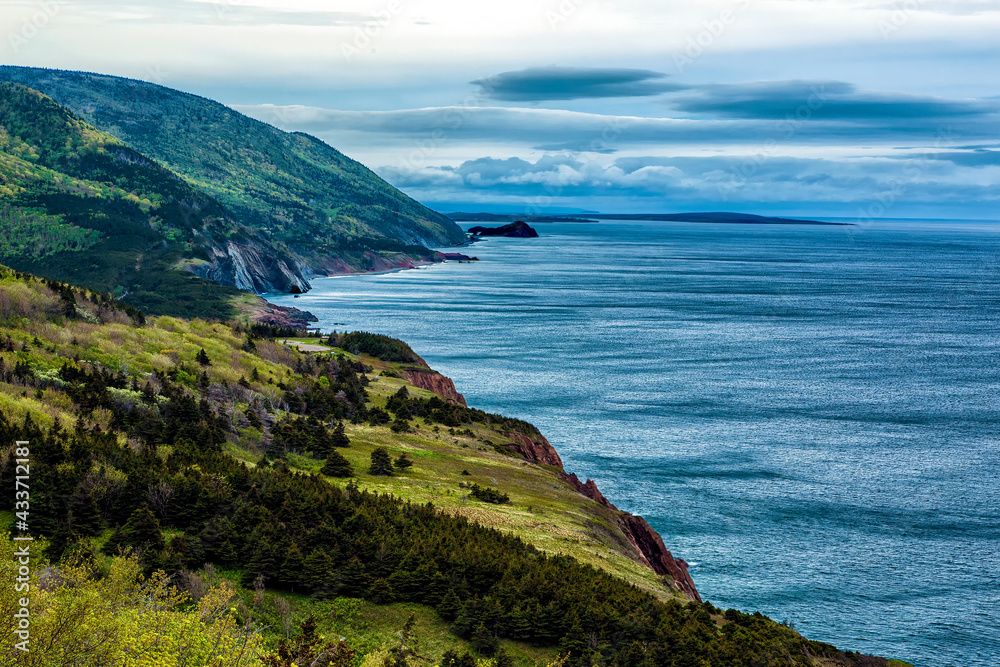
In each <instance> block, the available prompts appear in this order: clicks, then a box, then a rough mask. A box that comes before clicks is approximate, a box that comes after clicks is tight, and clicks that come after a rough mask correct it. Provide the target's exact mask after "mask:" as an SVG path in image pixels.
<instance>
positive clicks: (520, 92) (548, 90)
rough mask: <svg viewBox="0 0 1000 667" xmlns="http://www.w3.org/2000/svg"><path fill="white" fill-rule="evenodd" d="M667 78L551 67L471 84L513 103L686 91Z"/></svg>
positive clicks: (645, 72)
mask: <svg viewBox="0 0 1000 667" xmlns="http://www.w3.org/2000/svg"><path fill="white" fill-rule="evenodd" d="M666 77H667V75H666V74H663V73H662V72H654V71H652V70H647V69H615V68H595V67H555V66H552V67H533V68H530V69H523V70H517V71H513V72H502V73H500V74H496V75H494V76H491V77H489V78H486V79H477V80H475V81H472V83H474V84H476V85H478V86H479V92H480V94H481V95H483V96H485V97H490V98H492V99H495V100H505V101H510V102H538V101H544V100H579V99H594V98H610V97H649V96H652V95H659V94H661V93H664V92H669V91H676V90H683V89H684V88H685V86H683V85H680V84H675V83H670V82H668V81H664V79H665V78H666Z"/></svg>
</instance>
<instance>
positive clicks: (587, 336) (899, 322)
mask: <svg viewBox="0 0 1000 667" xmlns="http://www.w3.org/2000/svg"><path fill="white" fill-rule="evenodd" d="M538 229H539V232H540V234H541V238H539V239H504V238H496V239H489V240H486V241H483V242H481V243H477V244H475V245H474V246H472V247H471V248H470V249H469V250H468V251H467V252H469V253H470V254H473V255H476V256H478V257H479V259H480V260H481V261H479V262H477V263H462V264H459V263H448V264H445V265H435V266H431V267H426V268H422V269H417V270H412V271H402V272H397V273H389V274H382V275H363V276H350V277H336V278H324V279H319V280H316V281H314V287H315V289H314V290H313V291H311V292H309V293H308V294H306V295H304V296H303V297H301V298H298V299H293V298H292V297H290V296H287V295H281V296H273V297H269V298H270V300H271V301H272V302H274V303H278V304H282V305H294V306H296V307H299V308H303V309H307V310H310V311H312V312H313V313H315V314H316V315H317V316H318V317H319V318H320V322H319V325H320V326H321V327H322V328H323V329H324V330H331V329H337V330H340V331H343V330H355V329H362V330H370V331H377V332H381V333H386V334H390V335H393V336H397V337H399V338H402V339H404V340H406V341H407V342H409V343H410V344H411V345H412V347H413V348H414V349H415V350H416V351H417V352H418V353H419V354H420V355H422V356H423V357H424V358H425V359H426V360H427V361H428V362H429V363H430V364H431V366H432V367H434V368H436V369H438V370H440V371H442V372H443V373H445V374H447V375H449V376H451V377H452V378H454V379H455V382H456V384H457V385H458V388H459V391H462V392H463V393H464V394H465V395H466V397H467V399H468V401H469V404H470V405H473V406H476V407H479V408H482V409H485V410H489V411H493V412H500V413H504V414H508V415H511V416H515V417H519V418H522V419H526V420H528V421H531V422H533V423H534V424H536V425H537V426H539V427H540V428H541V429H542V432H543V433H545V434H546V436H547V437H548V438H549V440H550V441H551V442H552V443H553V444H554V445H555V446H556V447H557V449H558V450H559V452H560V454H561V455H562V457H563V460H564V461H565V464H566V469H567V470H569V471H575V472H577V473H578V474H579V475H580V476H581V477H585V476H589V477H591V478H593V479H595V480H596V481H597V483H598V485H599V486H600V488H601V489H602V491H603V492H604V493H605V495H607V496H608V498H609V499H611V500H612V502H614V503H616V504H617V505H618V506H619V507H620V508H622V509H626V510H628V511H630V512H633V513H636V514H641V515H643V516H645V517H646V518H647V519H648V520H649V521H650V523H651V524H652V525H653V526H654V527H655V528H656V529H657V530H658V531H660V533H661V534H662V535H663V537H664V540H665V542H666V543H667V545H668V547H669V548H671V550H672V551H673V553H674V555H675V556H679V557H683V558H685V559H687V560H688V561H689V562H690V563H691V564H692V570H691V571H692V576H693V577H694V580H695V583H696V584H697V586H698V588H699V590H700V591H701V593H702V595H703V597H704V598H706V599H708V600H710V601H712V602H713V603H714V604H715V605H716V606H719V607H722V608H723V609H725V608H728V607H736V608H738V609H742V610H747V611H758V610H759V611H761V612H763V613H765V614H767V615H769V616H771V617H772V618H774V619H776V620H779V621H787V622H789V623H793V624H794V625H795V627H796V628H797V629H798V630H799V631H800V632H802V633H803V634H804V635H806V636H807V637H810V638H812V639H819V640H823V641H828V642H830V643H834V644H835V645H836V646H838V647H840V648H843V649H847V650H855V651H863V652H866V653H875V654H880V655H886V656H890V657H896V658H900V659H904V660H907V661H909V662H912V663H913V664H914V665H918V666H919V667H945V666H954V667H971V666H976V667H995V666H996V665H1000V574H998V571H1000V436H998V424H1000V223H986V222H984V223H975V222H957V221H953V222H938V221H884V222H879V223H873V224H870V225H865V226H857V227H801V226H796V227H784V226H750V225H725V224H723V225H715V224H691V223H655V222H601V223H597V224H585V223H584V224H581V223H556V224H540V225H538Z"/></svg>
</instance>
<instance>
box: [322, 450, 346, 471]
mask: <svg viewBox="0 0 1000 667" xmlns="http://www.w3.org/2000/svg"><path fill="white" fill-rule="evenodd" d="M320 472H321V473H322V474H324V475H327V476H329V477H350V476H352V475H353V474H354V468H352V467H351V462H350V461H348V460H347V459H346V458H344V456H343V454H341V453H340V452H337V451H333V452H330V455H329V456H328V457H327V459H326V462H325V463H324V464H323V467H322V468H321V469H320Z"/></svg>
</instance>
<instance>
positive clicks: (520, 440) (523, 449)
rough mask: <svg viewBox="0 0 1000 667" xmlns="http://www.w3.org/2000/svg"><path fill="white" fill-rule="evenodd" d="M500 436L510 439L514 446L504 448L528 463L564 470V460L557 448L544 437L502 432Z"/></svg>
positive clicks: (508, 445)
mask: <svg viewBox="0 0 1000 667" xmlns="http://www.w3.org/2000/svg"><path fill="white" fill-rule="evenodd" d="M500 435H502V436H504V437H505V438H510V439H511V440H513V441H514V444H505V445H504V447H506V448H507V449H509V450H510V451H512V452H514V453H515V454H517V455H519V456H520V457H521V458H523V459H525V460H526V461H531V462H532V463H544V464H545V465H550V466H559V467H560V468H562V464H563V463H562V459H561V458H559V453H558V452H557V451H556V448H555V447H553V446H552V445H550V444H549V441H548V440H546V439H545V437H544V436H542V435H535V436H532V437H530V438H529V437H528V436H526V435H524V434H523V433H509V432H501V433H500Z"/></svg>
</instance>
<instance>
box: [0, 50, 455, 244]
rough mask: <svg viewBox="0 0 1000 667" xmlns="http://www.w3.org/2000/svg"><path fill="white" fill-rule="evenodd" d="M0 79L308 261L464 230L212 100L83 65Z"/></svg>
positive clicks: (335, 154) (325, 151)
mask: <svg viewBox="0 0 1000 667" xmlns="http://www.w3.org/2000/svg"><path fill="white" fill-rule="evenodd" d="M0 80H8V81H18V82H21V83H24V84H26V85H29V86H31V87H33V88H36V89H38V90H41V91H42V92H45V93H46V94H48V95H51V96H52V97H53V98H54V99H56V100H57V101H58V102H60V103H61V104H64V105H66V106H67V107H69V108H70V109H72V110H73V111H74V112H76V113H78V114H80V115H81V116H82V117H83V118H84V119H86V120H87V121H89V122H91V123H93V124H94V125H95V126H96V127H98V128H100V129H101V130H104V131H106V132H108V133H110V134H112V135H113V136H115V137H118V138H119V139H121V140H123V141H125V142H126V143H128V144H129V145H131V146H133V147H135V148H136V149H138V150H140V151H142V152H144V153H146V154H147V155H150V156H151V157H153V158H155V159H157V160H159V161H160V162H162V163H163V164H165V165H166V166H168V167H169V168H171V169H172V170H174V171H176V172H177V173H179V174H182V175H183V176H184V177H185V178H187V179H188V180H189V182H191V183H193V184H195V185H196V186H198V187H199V188H201V189H203V190H204V191H206V192H208V193H210V194H212V195H213V196H215V197H216V198H218V199H219V200H220V201H221V202H223V203H224V204H225V205H226V206H228V207H229V208H230V209H232V210H233V211H235V212H237V213H238V214H239V215H240V216H241V220H242V221H244V222H246V223H247V224H251V225H253V226H255V227H260V228H263V229H266V230H268V232H269V233H271V234H273V235H274V238H276V239H279V240H281V241H283V242H286V243H288V244H289V245H290V246H291V247H293V248H295V249H296V250H298V251H299V252H302V253H304V254H306V255H311V256H312V257H313V259H314V260H316V261H319V260H320V258H322V257H323V256H326V257H344V256H350V255H357V252H358V251H359V250H363V249H364V248H366V247H370V248H380V249H383V250H387V251H391V250H393V249H396V250H402V249H405V248H404V245H405V244H423V245H435V244H438V245H440V244H446V243H455V242H460V241H462V240H464V238H465V235H464V234H463V233H462V231H461V229H460V228H459V227H458V226H457V225H456V224H454V223H453V222H452V221H451V220H450V219H448V218H446V217H445V216H443V215H440V214H438V213H436V212H434V211H431V210H430V209H428V208H426V207H424V206H422V205H421V204H419V203H418V202H416V201H414V200H412V199H410V198H409V197H407V196H406V195H405V194H403V193H402V192H400V191H398V190H396V189H395V188H393V187H392V186H391V185H389V184H388V183H386V182H385V181H383V180H382V179H381V178H379V177H378V176H377V175H376V174H374V173H373V172H372V171H370V170H369V169H367V168H366V167H364V166H363V165H361V164H360V163H358V162H356V161H354V160H351V159H350V158H348V157H346V156H344V155H343V154H342V153H340V152H339V151H337V150H335V149H333V148H331V147H330V146H328V145H326V144H325V143H323V142H321V141H319V140H318V139H315V138H314V137H311V136H309V135H305V134H301V133H285V132H282V131H280V130H277V129H276V128H274V127H272V126H270V125H267V124H265V123H262V122H260V121H256V120H253V119H251V118H248V117H246V116H244V115H242V114H240V113H237V112H236V111H233V110H232V109H230V108H228V107H225V106H223V105H222V104H219V103H217V102H214V101H211V100H208V99H205V98H202V97H198V96H196V95H190V94H187V93H182V92H180V91H176V90H172V89H169V88H164V87H162V86H157V85H155V84H150V83H145V82H141V81H136V80H132V79H123V78H119V77H111V76H103V75H97V74H89V73H84V72H71V71H60V70H44V69H37V68H24V67H0Z"/></svg>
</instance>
